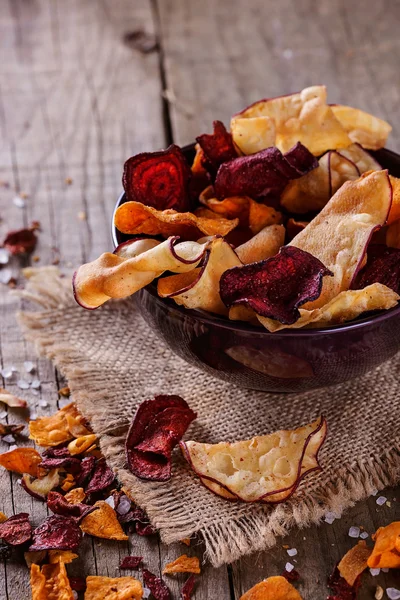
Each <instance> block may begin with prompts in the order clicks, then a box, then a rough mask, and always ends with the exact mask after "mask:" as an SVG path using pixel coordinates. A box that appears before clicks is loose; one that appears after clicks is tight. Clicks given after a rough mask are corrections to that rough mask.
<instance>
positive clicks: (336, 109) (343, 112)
mask: <svg viewBox="0 0 400 600" xmlns="http://www.w3.org/2000/svg"><path fill="white" fill-rule="evenodd" d="M331 108H332V111H333V114H334V115H335V117H336V118H337V119H338V120H339V121H340V123H341V124H342V125H343V127H344V129H345V130H346V131H347V133H348V135H349V137H350V139H351V141H352V142H357V143H359V144H361V145H362V146H364V148H368V149H370V150H378V149H379V148H383V147H384V145H385V144H386V140H387V138H388V135H389V133H390V132H391V131H392V127H391V125H389V123H387V122H386V121H384V120H383V119H379V118H378V117H374V116H373V115H370V114H369V113H366V112H364V111H363V110H360V109H358V108H352V107H351V106H343V105H341V104H333V105H332V106H331Z"/></svg>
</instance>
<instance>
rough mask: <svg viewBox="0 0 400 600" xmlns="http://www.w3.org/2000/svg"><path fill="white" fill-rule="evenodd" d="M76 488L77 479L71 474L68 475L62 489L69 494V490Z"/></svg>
mask: <svg viewBox="0 0 400 600" xmlns="http://www.w3.org/2000/svg"><path fill="white" fill-rule="evenodd" d="M74 486H75V479H74V476H73V475H72V474H71V473H68V475H67V476H66V478H65V479H64V481H63V484H62V486H61V489H62V490H63V491H64V492H68V491H69V490H71V489H72V488H73V487H74Z"/></svg>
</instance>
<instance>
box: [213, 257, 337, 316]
mask: <svg viewBox="0 0 400 600" xmlns="http://www.w3.org/2000/svg"><path fill="white" fill-rule="evenodd" d="M293 251H294V252H293ZM325 275H332V273H331V272H330V271H329V269H327V268H326V267H324V265H323V264H322V262H321V261H319V260H318V259H317V258H315V257H314V256H312V255H311V254H309V253H308V252H305V251H304V250H300V251H299V248H295V247H294V246H283V247H282V248H281V250H280V252H279V254H277V255H276V256H273V257H272V258H268V259H267V260H262V261H260V262H258V263H252V264H250V265H244V266H243V267H233V268H232V269H228V270H227V271H225V273H223V274H222V277H221V280H220V294H221V298H222V301H223V302H224V304H225V305H226V306H228V307H231V306H234V305H236V304H244V305H245V306H248V307H249V308H252V309H253V310H254V311H255V312H256V313H257V314H258V315H260V316H263V317H269V318H271V319H276V320H277V321H279V322H280V323H285V324H286V325H290V324H292V323H295V322H296V321H297V319H298V318H299V316H300V313H299V310H298V308H299V306H301V305H302V304H305V303H306V302H308V301H310V300H315V299H316V298H318V296H319V295H320V293H321V289H322V278H323V277H324V276H325Z"/></svg>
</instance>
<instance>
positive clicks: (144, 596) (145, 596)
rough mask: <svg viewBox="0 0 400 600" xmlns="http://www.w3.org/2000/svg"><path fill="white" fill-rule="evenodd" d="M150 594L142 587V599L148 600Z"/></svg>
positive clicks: (147, 589)
mask: <svg viewBox="0 0 400 600" xmlns="http://www.w3.org/2000/svg"><path fill="white" fill-rule="evenodd" d="M150 594H151V591H150V590H149V588H147V587H144V588H143V598H146V600H147V598H150Z"/></svg>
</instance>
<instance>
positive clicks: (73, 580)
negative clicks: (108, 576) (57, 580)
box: [68, 577, 86, 592]
mask: <svg viewBox="0 0 400 600" xmlns="http://www.w3.org/2000/svg"><path fill="white" fill-rule="evenodd" d="M68 579H69V585H70V586H71V589H72V590H75V592H84V591H85V590H86V579H85V578H84V577H68Z"/></svg>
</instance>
